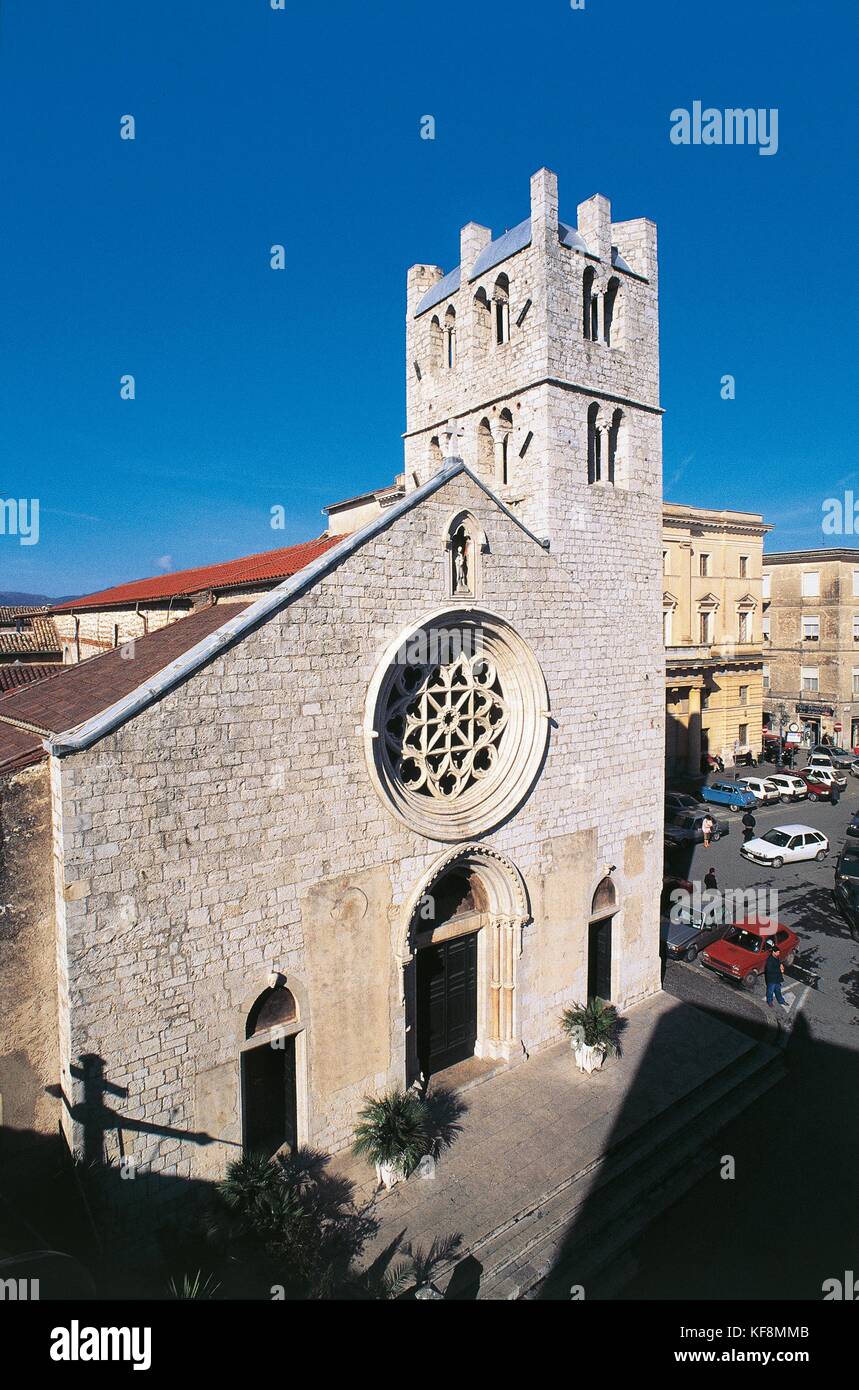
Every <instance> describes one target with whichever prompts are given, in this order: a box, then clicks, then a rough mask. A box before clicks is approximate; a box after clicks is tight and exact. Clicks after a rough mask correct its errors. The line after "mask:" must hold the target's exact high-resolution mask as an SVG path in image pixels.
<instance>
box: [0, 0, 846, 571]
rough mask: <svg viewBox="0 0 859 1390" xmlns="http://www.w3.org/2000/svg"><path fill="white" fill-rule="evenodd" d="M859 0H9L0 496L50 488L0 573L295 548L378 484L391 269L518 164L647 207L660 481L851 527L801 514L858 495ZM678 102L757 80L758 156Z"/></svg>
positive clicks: (515, 188)
mask: <svg viewBox="0 0 859 1390" xmlns="http://www.w3.org/2000/svg"><path fill="white" fill-rule="evenodd" d="M856 13H857V7H856V6H855V4H852V3H849V0H818V3H816V4H815V5H814V6H813V7H811V6H809V5H808V4H807V3H805V0H755V3H754V4H749V3H748V0H720V3H719V4H718V5H717V4H709V5H703V4H696V5H689V4H677V3H668V0H665V3H659V0H648V2H647V3H646V2H645V0H638V3H636V2H635V0H586V5H585V9H584V10H572V9H571V7H570V4H569V0H532V3H531V4H528V5H523V4H521V3H513V2H512V0H459V3H455V0H434V3H417V0H364V2H363V3H358V2H357V0H348V3H347V0H325V3H320V0H286V8H285V10H284V11H275V10H272V9H271V5H270V0H181V3H180V2H179V0H146V3H143V2H142V0H127V2H126V0H123V3H121V4H117V3H116V2H115V0H83V3H81V4H77V5H74V6H71V5H68V4H67V3H66V2H65V0H43V2H42V3H39V4H34V3H32V0H5V3H3V5H2V22H0V63H2V84H0V169H2V188H3V194H2V205H3V207H2V227H0V250H2V257H0V276H2V285H0V292H2V305H3V307H2V316H0V335H2V349H3V351H2V358H1V359H0V362H2V366H0V419H2V436H0V438H2V451H3V453H2V468H0V497H2V498H10V497H27V498H31V497H38V498H39V501H40V509H41V516H40V540H39V543H38V544H37V545H31V546H21V545H20V544H19V543H18V540H17V538H15V537H13V536H10V535H0V590H9V589H16V590H27V591H35V592H41V593H47V594H60V593H82V592H86V591H87V590H91V589H94V588H97V587H100V586H102V585H104V584H108V583H115V582H119V581H120V580H122V579H126V578H133V577H137V576H140V575H144V574H150V573H156V572H158V570H159V569H161V568H185V567H186V566H190V565H196V564H202V563H206V562H209V561H213V560H218V559H226V558H229V557H231V556H235V555H241V554H244V553H248V552H251V551H255V550H264V549H269V548H271V547H272V546H274V545H278V544H287V543H289V542H290V541H292V540H298V539H303V538H304V537H307V536H310V535H314V534H318V533H319V531H320V530H321V529H322V527H323V524H324V519H323V518H322V516H321V515H320V508H321V507H322V506H323V505H324V504H325V503H326V502H330V501H334V500H336V499H337V498H339V497H344V496H349V495H351V494H353V493H356V492H360V491H362V490H364V489H365V488H366V487H368V486H373V485H377V484H381V483H385V482H387V481H389V480H390V479H391V478H392V477H393V475H394V474H395V473H396V472H398V471H399V470H400V467H401V453H402V450H401V441H400V434H401V431H402V429H403V425H404V368H403V356H404V346H403V318H404V296H405V273H406V269H407V267H408V266H409V265H410V264H411V263H412V262H414V261H428V262H437V263H439V264H441V265H443V266H444V267H445V268H449V267H450V266H452V265H453V264H455V263H456V261H457V260H458V245H459V242H458V237H459V228H460V226H461V225H462V224H463V223H465V222H467V221H468V220H470V219H472V218H473V219H475V220H477V221H479V222H482V223H485V224H487V225H489V226H491V227H492V228H493V229H494V230H495V231H496V232H499V231H502V230H503V229H504V228H505V227H508V226H512V225H513V224H515V223H516V222H518V221H520V220H521V219H522V218H523V217H524V216H526V215H527V211H528V180H529V176H530V174H531V173H532V172H533V171H534V170H535V169H536V168H538V167H539V166H540V165H542V164H546V165H548V166H549V167H551V168H553V169H554V170H556V171H557V173H558V176H559V181H560V194H561V215H562V216H563V217H565V218H567V219H568V220H573V219H574V218H575V207H576V204H577V203H578V202H580V201H582V200H583V199H584V198H587V197H589V196H590V195H591V194H592V193H594V192H603V193H605V194H607V195H608V196H609V197H610V198H611V199H612V205H613V214H614V216H615V218H617V219H622V218H628V217H637V216H645V215H646V216H649V217H652V218H653V219H655V220H656V221H657V222H658V224H659V234H660V261H661V314H662V325H661V326H662V395H663V405H664V406H665V409H666V412H667V413H666V419H665V493H666V497H667V498H668V499H669V500H672V501H680V502H690V503H697V504H700V505H704V506H717V507H721V506H728V507H737V508H741V509H748V510H760V511H763V512H764V513H765V515H766V517H767V519H768V520H769V521H771V522H774V523H775V524H776V526H777V530H776V532H775V533H774V535H773V537H772V538H771V541H770V548H776V547H779V548H795V547H798V546H804V545H821V544H823V543H824V541H825V542H826V543H829V544H839V543H840V544H844V543H847V544H850V543H852V540H853V538H852V537H847V538H846V542H845V540H844V539H841V538H838V537H823V536H822V535H821V531H820V520H821V502H822V500H823V499H824V498H825V497H827V496H832V495H836V496H838V495H841V493H842V492H843V491H844V489H845V488H850V487H851V486H853V487H855V491H856V495H857V498H859V468H857V466H856V463H855V458H854V454H855V444H854V441H855V439H856V435H857V420H856V411H857V407H856V400H857V392H856V389H855V380H854V378H855V373H856V319H857V302H856V278H855V273H854V269H853V264H852V263H853V261H854V258H855V249H854V242H855V239H856V228H857V225H859V216H857V179H856V161H855V144H856V137H857V122H856V116H855V105H854V94H855V80H854V77H855V74H854V72H853V68H852V55H853V53H854V52H855V50H856V39H857V33H856V29H857V20H856ZM695 100H700V101H703V103H704V104H705V106H713V107H718V108H725V107H735V106H741V107H747V106H754V107H763V108H771V107H777V108H778V110H779V149H778V153H777V154H776V155H774V156H770V157H767V156H762V155H760V154H758V152H757V150H756V149H754V148H748V147H733V148H730V147H726V146H721V147H720V146H711V147H703V146H689V147H678V146H676V145H673V144H672V143H671V142H670V140H669V131H670V119H669V117H670V112H671V111H672V110H673V109H674V108H676V107H687V108H689V107H691V105H692V102H693V101H695ZM128 113H130V114H132V115H133V116H134V117H135V121H136V139H135V140H134V141H133V142H132V141H122V140H120V138H119V128H120V118H121V117H122V116H123V115H125V114H128ZM426 114H432V115H433V116H434V117H435V119H436V123H437V128H436V139H435V140H434V141H428V140H422V139H421V138H420V120H421V117H422V116H423V115H426ZM273 243H282V244H283V245H284V246H285V247H286V269H285V270H284V271H283V272H274V271H272V270H271V269H270V267H269V248H270V247H271V245H272V244H273ZM124 373H133V375H134V377H135V381H136V399H135V400H134V401H133V402H131V401H123V400H121V399H120V395H119V380H120V377H121V376H122V375H123V374H124ZM726 373H730V374H732V375H733V376H734V377H735V379H736V399H735V400H733V401H724V400H722V399H721V394H720V380H721V378H722V376H723V375H724V374H726ZM275 505H282V506H284V507H285V508H286V510H287V513H288V523H287V530H286V531H285V532H284V531H280V532H273V531H272V530H271V527H270V520H269V518H270V509H271V507H273V506H275Z"/></svg>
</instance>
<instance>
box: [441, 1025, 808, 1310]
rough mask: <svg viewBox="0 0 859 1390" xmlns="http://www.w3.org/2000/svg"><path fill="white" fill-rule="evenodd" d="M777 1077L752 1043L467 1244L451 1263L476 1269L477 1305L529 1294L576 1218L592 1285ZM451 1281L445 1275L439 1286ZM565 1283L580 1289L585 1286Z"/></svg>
mask: <svg viewBox="0 0 859 1390" xmlns="http://www.w3.org/2000/svg"><path fill="white" fill-rule="evenodd" d="M783 1070H784V1069H783V1064H782V1063H781V1060H780V1058H779V1054H778V1053H776V1052H775V1050H774V1049H773V1048H771V1047H769V1046H768V1045H766V1044H763V1043H758V1044H755V1045H752V1046H751V1047H750V1048H749V1049H748V1050H747V1051H746V1052H744V1053H743V1054H742V1055H741V1056H740V1057H739V1058H736V1059H735V1060H734V1061H733V1062H731V1063H729V1064H727V1065H726V1066H725V1067H723V1068H722V1069H721V1070H720V1071H719V1072H717V1073H715V1074H714V1075H713V1076H711V1077H709V1078H708V1079H707V1080H706V1081H704V1082H702V1083H701V1085H700V1086H698V1087H697V1088H696V1089H695V1090H694V1091H692V1092H690V1093H689V1094H688V1095H686V1096H685V1097H683V1098H682V1099H681V1100H679V1101H677V1102H675V1104H674V1105H672V1106H670V1107H669V1108H668V1109H667V1110H665V1111H663V1112H662V1113H661V1114H659V1115H657V1116H655V1117H654V1118H653V1119H652V1120H650V1121H649V1122H648V1123H647V1124H646V1125H644V1126H643V1127H642V1128H641V1129H639V1130H637V1131H635V1132H634V1133H633V1134H631V1135H629V1136H628V1137H627V1138H626V1139H624V1140H622V1141H621V1142H620V1143H619V1144H618V1145H617V1146H615V1147H613V1148H611V1149H610V1150H609V1151H608V1152H607V1153H606V1154H604V1155H601V1156H600V1157H599V1158H597V1159H595V1160H594V1161H593V1162H592V1163H590V1164H588V1165H586V1166H585V1167H584V1168H582V1169H580V1170H579V1171H577V1172H575V1173H571V1174H570V1175H569V1176H568V1177H567V1178H566V1179H565V1180H564V1181H563V1182H561V1183H559V1184H557V1185H556V1186H555V1187H554V1188H553V1189H551V1190H549V1191H547V1192H545V1193H544V1194H543V1195H542V1196H541V1198H540V1199H539V1200H538V1201H536V1202H534V1203H533V1204H531V1205H530V1206H529V1207H528V1208H526V1209H525V1210H523V1211H521V1212H519V1213H517V1214H516V1216H514V1217H512V1218H511V1219H509V1220H508V1221H506V1222H504V1223H503V1224H502V1225H500V1226H498V1227H496V1228H495V1229H494V1230H492V1231H489V1232H487V1233H486V1234H485V1235H484V1236H482V1237H481V1238H480V1239H479V1240H477V1241H474V1242H472V1243H471V1245H470V1246H469V1248H468V1250H461V1251H459V1252H458V1255H457V1262H459V1261H460V1260H461V1259H462V1258H463V1257H464V1256H465V1255H466V1254H468V1255H472V1256H473V1257H474V1258H475V1259H476V1260H478V1261H479V1263H480V1265H481V1266H482V1269H483V1273H482V1276H481V1281H480V1289H479V1292H478V1297H479V1298H481V1299H484V1298H524V1297H530V1296H533V1290H534V1289H536V1288H537V1287H538V1286H539V1285H540V1284H541V1282H542V1281H543V1280H544V1279H545V1278H546V1275H547V1273H548V1271H549V1270H550V1269H551V1268H552V1267H553V1265H554V1263H555V1260H556V1259H557V1256H558V1253H559V1251H560V1249H561V1248H562V1246H564V1244H565V1242H566V1239H567V1235H566V1233H567V1232H568V1231H569V1230H570V1227H571V1226H572V1225H573V1223H574V1222H576V1221H577V1220H579V1221H580V1223H581V1227H580V1230H579V1229H576V1230H575V1232H574V1233H573V1246H572V1247H571V1252H570V1253H571V1257H572V1255H573V1252H575V1251H577V1250H578V1247H579V1245H580V1244H581V1245H582V1246H586V1247H587V1252H588V1259H587V1260H586V1261H585V1262H584V1265H583V1268H584V1267H585V1266H586V1267H587V1270H588V1278H589V1279H591V1280H592V1279H593V1278H595V1276H596V1274H597V1272H598V1264H605V1263H606V1261H608V1260H612V1259H616V1257H617V1255H618V1253H619V1252H620V1250H621V1249H622V1248H623V1246H622V1244H620V1243H619V1242H620V1238H621V1237H622V1238H623V1240H624V1242H625V1244H627V1245H628V1244H629V1242H630V1241H631V1240H632V1239H634V1238H635V1236H636V1235H637V1234H638V1233H639V1231H640V1230H643V1229H645V1228H646V1226H647V1225H648V1224H649V1222H650V1221H651V1220H652V1219H653V1217H654V1215H656V1214H657V1213H658V1210H660V1209H664V1207H665V1206H666V1205H670V1204H671V1203H672V1202H673V1201H675V1200H676V1199H677V1197H678V1196H679V1195H681V1194H682V1190H685V1189H686V1188H687V1187H688V1186H689V1185H691V1183H692V1182H695V1181H697V1180H698V1178H699V1177H701V1176H702V1175H703V1172H705V1171H706V1170H707V1168H708V1167H711V1166H712V1163H713V1161H714V1159H713V1156H712V1155H711V1154H709V1153H708V1154H707V1156H706V1162H704V1164H703V1167H702V1166H701V1155H702V1153H703V1151H704V1146H705V1144H706V1140H707V1138H708V1137H709V1136H711V1135H713V1134H715V1133H717V1132H718V1131H719V1130H720V1129H721V1128H722V1127H723V1126H724V1124H726V1123H727V1122H728V1121H729V1120H730V1119H732V1118H733V1116H734V1115H735V1114H739V1113H740V1112H741V1111H742V1110H744V1109H745V1108H746V1106H747V1105H749V1104H751V1102H752V1101H753V1100H754V1099H755V1098H756V1097H757V1096H758V1095H759V1094H762V1092H763V1091H764V1090H767V1089H769V1087H770V1086H771V1085H773V1084H774V1083H775V1082H776V1081H777V1080H779V1079H780V1077H781V1076H782V1075H783ZM687 1178H688V1179H689V1181H688V1182H687ZM681 1182H682V1184H683V1186H682V1187H681ZM660 1201H661V1203H662V1205H661V1207H660V1205H659V1203H660ZM613 1227H614V1228H616V1229H612V1228H613ZM597 1237H598V1238H597ZM609 1237H610V1239H609ZM603 1252H609V1253H606V1256H605V1260H598V1261H597V1260H596V1259H595V1257H596V1256H597V1255H601V1254H602V1253H603ZM579 1255H580V1252H579V1254H576V1255H575V1258H576V1259H577V1260H578V1259H579ZM452 1267H453V1266H451V1269H452ZM447 1277H448V1276H447V1272H446V1271H444V1272H443V1273H442V1275H441V1277H440V1280H439V1286H440V1287H444V1284H445V1282H446V1279H447ZM571 1282H578V1283H582V1282H583V1278H581V1277H580V1278H578V1279H577V1280H575V1281H571Z"/></svg>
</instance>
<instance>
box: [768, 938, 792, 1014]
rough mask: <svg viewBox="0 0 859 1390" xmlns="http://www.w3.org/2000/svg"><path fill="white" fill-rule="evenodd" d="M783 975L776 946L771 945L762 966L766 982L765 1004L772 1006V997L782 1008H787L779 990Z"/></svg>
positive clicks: (782, 967)
mask: <svg viewBox="0 0 859 1390" xmlns="http://www.w3.org/2000/svg"><path fill="white" fill-rule="evenodd" d="M783 975H784V966H783V965H782V963H781V955H780V954H779V949H778V947H777V946H773V948H772V950H771V951H770V953H769V956H768V957H767V963H766V965H765V966H764V979H765V980H766V983H767V1004H768V1005H769V1007H770V1008H772V1007H773V999H777V1000H778V1002H779V1003H780V1004H781V1006H782V1008H783V1009H786V1008H787V1004H786V1003H785V1002H784V995H783V994H782V992H781V981H782V976H783Z"/></svg>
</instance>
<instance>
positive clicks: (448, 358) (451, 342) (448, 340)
mask: <svg viewBox="0 0 859 1390" xmlns="http://www.w3.org/2000/svg"><path fill="white" fill-rule="evenodd" d="M444 334H445V364H446V366H447V367H448V368H451V369H452V368H453V367H455V366H456V310H455V309H454V307H453V305H452V304H451V305H450V307H449V308H448V310H447V313H446V314H445V316H444Z"/></svg>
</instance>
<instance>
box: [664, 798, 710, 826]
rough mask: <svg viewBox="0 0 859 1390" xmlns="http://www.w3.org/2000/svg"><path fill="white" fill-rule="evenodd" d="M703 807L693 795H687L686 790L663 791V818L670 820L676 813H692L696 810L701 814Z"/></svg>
mask: <svg viewBox="0 0 859 1390" xmlns="http://www.w3.org/2000/svg"><path fill="white" fill-rule="evenodd" d="M703 810H704V808H703V807H702V805H701V803H700V801H699V800H698V798H697V797H695V796H689V795H688V794H687V793H686V792H666V793H665V819H666V820H671V819H672V817H674V816H678V815H692V816H694V815H695V813H696V812H700V813H701V814H703Z"/></svg>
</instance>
